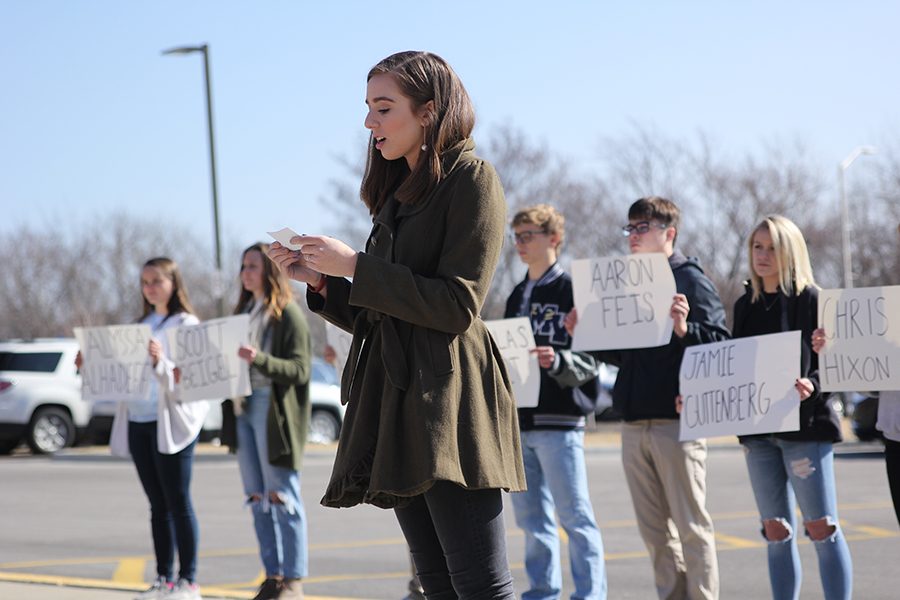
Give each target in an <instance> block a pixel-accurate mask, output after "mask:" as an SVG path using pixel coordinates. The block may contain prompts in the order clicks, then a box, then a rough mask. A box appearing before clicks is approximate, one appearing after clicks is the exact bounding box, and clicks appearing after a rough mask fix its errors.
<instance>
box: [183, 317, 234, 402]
mask: <svg viewBox="0 0 900 600" xmlns="http://www.w3.org/2000/svg"><path fill="white" fill-rule="evenodd" d="M249 324H250V317H249V315H235V316H233V317H223V318H221V319H212V320H210V321H204V322H203V323H199V324H197V325H185V326H182V327H176V328H174V329H168V330H166V336H167V338H168V343H169V358H170V359H171V360H172V361H173V362H174V363H175V365H176V366H177V367H178V368H179V370H180V371H181V381H180V382H179V384H178V399H179V400H181V401H182V402H196V401H199V400H215V399H224V398H235V397H238V396H249V395H250V365H248V364H247V361H245V360H243V359H242V358H241V357H240V356H238V349H239V348H240V347H241V345H242V344H246V343H247V340H248V327H249Z"/></svg>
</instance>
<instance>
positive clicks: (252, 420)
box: [237, 388, 307, 579]
mask: <svg viewBox="0 0 900 600" xmlns="http://www.w3.org/2000/svg"><path fill="white" fill-rule="evenodd" d="M269 395H270V390H269V388H262V389H255V390H253V393H252V394H251V395H250V396H249V397H248V398H247V401H246V402H245V403H244V412H243V413H241V414H240V415H238V417H237V438H238V450H237V459H238V466H239V467H240V470H241V481H242V482H243V485H244V494H245V496H246V498H247V502H248V504H249V505H250V509H251V510H252V512H253V526H254V528H255V529H256V540H257V542H258V543H259V555H260V558H261V559H262V563H263V568H265V570H266V577H275V576H279V575H281V576H284V577H285V578H288V579H300V578H303V577H305V576H306V575H307V545H306V511H305V510H304V509H303V499H302V498H301V497H300V472H299V471H295V470H293V469H287V468H285V467H277V466H275V465H272V464H270V463H269V459H268V449H267V443H266V423H267V418H268V412H269ZM272 495H276V496H277V497H278V499H279V502H272Z"/></svg>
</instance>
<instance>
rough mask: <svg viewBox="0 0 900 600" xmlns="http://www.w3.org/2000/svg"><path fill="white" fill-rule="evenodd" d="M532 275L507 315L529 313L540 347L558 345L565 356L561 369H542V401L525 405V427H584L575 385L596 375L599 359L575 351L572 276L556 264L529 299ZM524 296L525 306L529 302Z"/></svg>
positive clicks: (522, 412) (518, 289)
mask: <svg viewBox="0 0 900 600" xmlns="http://www.w3.org/2000/svg"><path fill="white" fill-rule="evenodd" d="M528 283H529V282H528V276H527V275H526V276H525V279H524V280H523V281H522V282H520V283H519V284H518V285H517V286H516V287H515V289H514V290H513V291H512V294H510V296H509V298H507V300H506V312H505V315H504V316H505V318H507V319H508V318H511V317H528V318H529V319H530V320H531V330H532V332H533V333H534V341H535V343H536V344H537V345H538V346H552V347H553V349H554V350H555V351H556V354H557V356H558V357H559V359H558V361H557V366H556V368H555V369H552V370H551V369H541V391H540V396H539V399H538V405H537V406H536V407H534V408H520V409H518V410H519V427H520V429H522V430H523V431H527V430H529V429H562V430H566V429H578V428H582V427H584V425H585V418H584V415H583V413H582V412H581V409H580V408H578V407H577V406H576V404H575V401H574V400H573V398H572V394H573V391H574V390H573V386H574V385H579V384H582V383H584V382H585V381H586V380H587V379H590V378H593V377H596V375H597V367H598V365H597V363H596V361H594V360H593V358H591V357H590V356H589V355H587V354H586V353H582V352H570V351H569V350H568V349H569V348H570V347H571V346H572V339H571V337H570V336H569V333H568V332H567V331H566V328H565V326H564V321H565V318H566V315H567V314H568V313H569V311H570V310H572V307H573V306H574V300H573V296H572V278H571V277H570V276H569V275H568V273H566V272H565V271H563V269H562V267H560V266H559V263H554V264H553V266H551V267H550V268H549V269H547V272H546V273H544V274H543V275H542V276H541V278H540V279H538V280H537V281H536V282H534V284H533V287H532V288H531V293H530V296H529V297H528V298H525V297H524V296H525V292H526V289H527V287H528ZM523 300H524V304H525V305H524V306H523Z"/></svg>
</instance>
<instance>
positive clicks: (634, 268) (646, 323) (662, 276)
mask: <svg viewBox="0 0 900 600" xmlns="http://www.w3.org/2000/svg"><path fill="white" fill-rule="evenodd" d="M572 292H573V295H574V300H575V308H576V309H577V310H578V326H577V327H576V328H575V335H574V337H573V339H572V349H573V350H624V349H627V348H652V347H655V346H664V345H665V344H668V343H669V340H670V339H671V337H672V318H671V317H670V316H669V312H670V310H671V308H672V298H673V296H675V277H674V276H673V275H672V268H671V267H670V266H669V261H668V259H666V256H665V255H664V254H656V253H652V254H631V255H628V256H611V257H606V258H590V259H583V260H575V261H572Z"/></svg>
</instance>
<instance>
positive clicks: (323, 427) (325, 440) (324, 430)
mask: <svg viewBox="0 0 900 600" xmlns="http://www.w3.org/2000/svg"><path fill="white" fill-rule="evenodd" d="M340 434H341V422H340V420H339V419H338V417H337V415H335V414H334V413H333V412H331V411H330V410H328V409H323V408H314V409H313V411H312V415H311V416H310V419H309V437H308V439H307V441H309V442H311V443H313V444H330V443H332V442H336V441H337V439H338V437H339V436H340Z"/></svg>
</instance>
